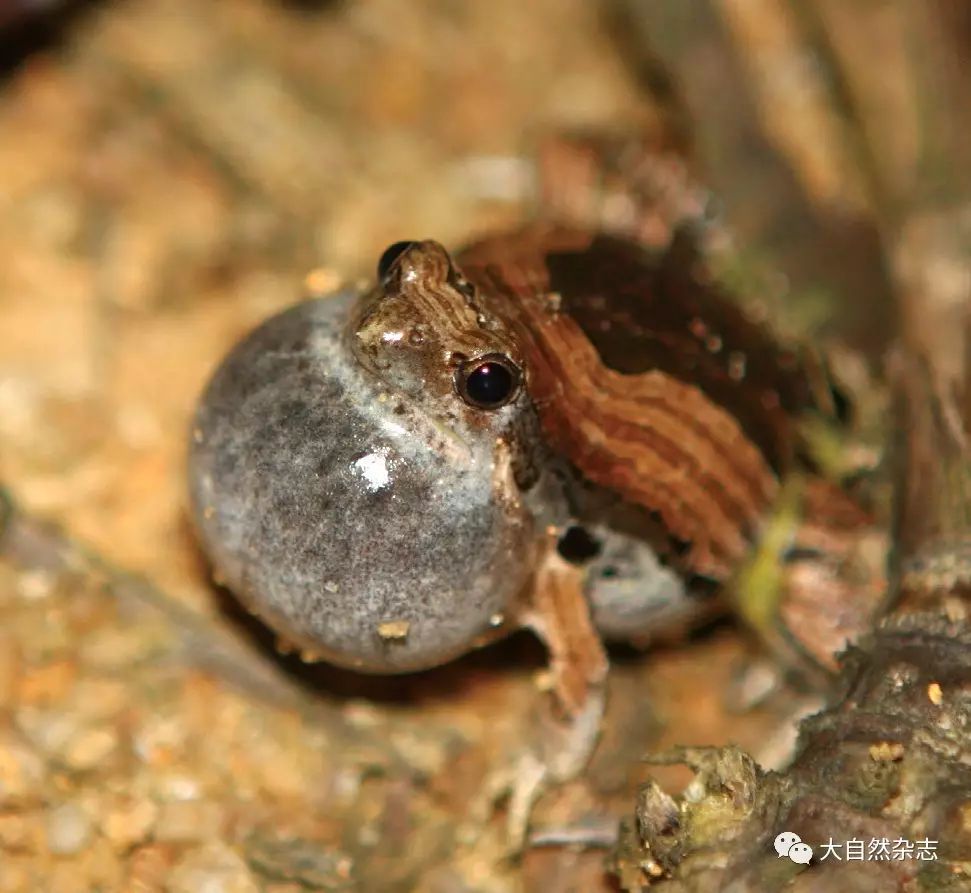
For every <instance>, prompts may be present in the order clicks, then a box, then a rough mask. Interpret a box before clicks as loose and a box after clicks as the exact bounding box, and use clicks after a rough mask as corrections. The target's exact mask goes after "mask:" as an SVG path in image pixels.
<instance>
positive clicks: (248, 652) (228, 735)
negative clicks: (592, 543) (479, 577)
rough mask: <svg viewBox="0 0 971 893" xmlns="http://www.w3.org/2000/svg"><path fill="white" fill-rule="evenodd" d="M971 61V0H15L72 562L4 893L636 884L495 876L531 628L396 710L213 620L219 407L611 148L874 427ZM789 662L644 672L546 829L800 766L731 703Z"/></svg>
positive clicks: (36, 371)
mask: <svg viewBox="0 0 971 893" xmlns="http://www.w3.org/2000/svg"><path fill="white" fill-rule="evenodd" d="M969 56H971V5H969V4H967V3H965V2H962V0H858V2H855V3H853V4H848V3H845V2H841V0H814V2H806V3H789V2H786V0H697V2H692V3H685V2H683V0H600V2H591V0H533V2H530V3H522V2H516V0H490V2H484V0H470V2H465V3H463V2H456V0H413V2H409V3H400V2H395V0H333V2H312V0H304V2H298V0H291V2H283V0H280V2H273V0H220V2H210V3H198V2H192V0H115V2H107V0H106V2H87V3H82V2H75V3H58V2H56V0H47V2H41V0H34V2H30V0H0V484H2V485H3V486H4V487H5V488H6V490H7V492H9V494H10V496H11V498H12V500H13V502H14V503H15V504H16V506H17V507H18V508H17V511H18V512H20V513H22V515H21V516H22V517H24V518H27V519H31V523H33V519H45V520H47V521H52V522H55V523H56V524H57V525H58V527H59V529H60V530H61V531H63V533H62V534H53V533H48V532H36V533H35V534H34V538H33V539H30V540H29V542H27V545H26V546H25V545H24V542H26V540H25V541H24V542H20V541H18V542H19V545H18V547H17V549H12V548H11V547H10V545H9V542H8V544H7V549H6V552H5V554H4V555H3V560H2V561H0V891H21V890H24V891H34V890H41V889H43V890H45V891H52V893H53V891H58V893H60V891H64V893H69V891H70V893H73V891H87V890H122V889H124V890H133V891H134V890H138V891H155V890H170V891H178V893H183V891H195V890H206V891H220V893H221V891H226V893H229V891H232V893H238V891H255V890H266V891H272V893H297V891H306V890H327V891H331V890H340V891H363V893H371V891H375V893H377V891H389V893H394V891H407V890H421V891H424V890H427V891H432V893H500V891H502V893H504V891H532V890H542V891H553V893H556V891H568V890H575V891H583V893H597V891H609V890H617V889H619V887H618V885H617V884H618V882H617V880H616V879H614V878H612V877H611V875H610V873H609V871H607V870H606V868H605V860H606V861H607V862H609V858H608V857H606V856H605V852H604V851H603V850H593V851H585V852H580V851H574V850H570V849H563V848H557V849H536V850H533V851H531V852H529V853H527V855H526V856H525V857H524V858H523V859H522V860H519V861H512V860H509V859H506V858H505V853H504V842H503V825H502V818H503V816H502V802H501V798H499V797H497V796H494V795H495V794H497V792H499V791H501V789H502V786H503V784H502V782H503V773H504V770H505V769H507V768H508V767H509V765H510V762H511V760H512V758H513V756H514V755H515V753H516V750H517V744H518V743H521V741H522V737H523V729H525V728H528V726H529V724H530V721H531V718H532V714H533V711H535V707H536V700H537V698H538V697H540V696H541V693H540V691H539V688H538V684H537V683H538V680H537V677H538V676H539V675H540V674H541V671H542V668H543V655H542V652H541V650H540V649H539V648H538V646H537V645H536V643H535V642H533V641H532V640H531V639H530V638H529V637H528V636H520V637H516V638H515V639H513V640H512V641H511V642H509V643H505V644H503V645H502V646H499V647H498V648H490V649H487V650H486V651H484V652H482V653H481V654H477V655H473V656H471V657H469V658H467V659H465V660H463V661H461V662H459V663H458V664H456V665H454V666H451V667H448V668H445V669H444V670H442V671H439V672H433V673H428V674H422V675H420V676H416V677H411V678H404V679H394V680H364V679H359V678H355V677H353V675H351V674H344V673H339V672H337V671H333V670H329V669H328V668H326V667H322V668H304V667H302V666H301V665H300V664H299V663H298V662H296V661H294V660H290V659H288V658H286V657H279V656H277V655H276V654H275V652H274V649H273V647H272V641H270V639H269V637H268V636H267V634H266V633H265V631H263V630H261V629H260V628H259V627H257V626H255V625H254V624H252V623H251V622H249V621H247V620H246V618H242V617H240V616H239V612H238V611H236V610H234V608H233V606H232V604H230V603H227V602H226V600H225V599H223V598H222V597H220V596H219V595H218V594H217V593H215V592H214V591H213V589H212V587H211V586H210V584H209V582H208V580H207V574H206V571H205V568H204V565H203V563H202V561H201V559H200V557H199V554H198V552H197V550H196V548H195V546H194V544H193V540H192V537H191V534H190V532H189V529H188V524H187V519H186V511H185V502H186V500H185V487H184V468H183V457H184V440H185V432H186V426H187V419H188V417H189V413H190V412H191V410H192V407H193V404H194V401H195V399H196V396H197V395H198V393H199V390H200V389H201V387H202V385H203V382H204V381H205V379H206V376H207V375H208V373H209V372H210V371H211V370H212V369H213V367H214V365H215V363H216V362H217V361H218V360H219V358H220V357H221V356H222V354H223V353H224V352H225V351H226V349H227V348H228V347H229V346H230V345H231V344H232V343H233V342H234V341H235V340H236V339H237V338H238V337H239V336H240V335H241V334H242V333H243V332H244V331H246V330H247V329H249V328H250V327H252V326H253V325H255V324H256V323H257V322H258V321H260V320H261V319H263V318H264V317H266V316H267V315H269V314H270V313H272V312H274V311H276V310H278V309H280V308H282V307H284V306H286V305H288V304H290V303H292V302H293V301H295V300H297V299H299V298H300V297H301V295H303V294H306V293H307V292H308V291H311V292H320V291H326V290H329V289H330V288H332V287H335V286H336V285H338V284H340V283H342V282H348V281H349V282H354V281H357V280H358V279H360V278H362V277H364V278H366V277H368V276H369V275H370V274H371V271H372V269H373V265H374V263H375V260H376V258H377V257H378V256H379V254H380V252H381V250H382V249H383V247H384V246H386V245H387V244H388V243H390V242H393V241H395V240H398V239H401V238H413V237H419V238H421V237H434V238H436V239H439V240H441V241H442V242H444V243H446V244H448V245H459V244H461V243H462V242H464V241H466V240H468V239H470V238H472V237H474V236H476V235H478V234H481V233H483V232H485V231H486V230H492V229H496V228H501V227H503V226H511V225H514V224H516V223H517V222H520V221H522V220H523V219H525V218H526V217H527V216H528V214H529V213H530V210H531V208H532V206H533V203H534V199H535V196H534V193H533V187H534V179H533V178H534V164H533V160H534V157H535V149H536V146H537V145H538V143H539V142H540V140H542V139H543V138H544V137H546V136H547V135H549V134H550V133H551V132H555V131H556V130H558V129H562V128H577V127H581V128H592V129H606V130H610V131H621V132H647V133H650V134H652V135H655V136H656V137H657V139H658V140H659V141H661V142H663V143H665V144H667V145H669V146H672V147H676V148H677V149H679V150H681V151H683V152H684V153H685V154H686V155H687V156H688V157H689V159H690V160H691V163H692V165H693V166H694V169H695V170H696V172H697V174H698V176H699V177H700V178H701V179H702V180H703V181H704V182H706V183H707V184H708V185H709V186H710V187H711V188H712V190H713V193H714V195H715V197H716V201H717V207H718V209H719V211H720V213H721V214H722V216H723V217H724V220H725V222H726V231H727V234H728V236H729V240H728V242H727V243H726V244H725V245H723V246H722V247H721V249H720V252H719V256H718V273H719V275H720V276H721V277H722V278H724V279H725V281H727V282H729V283H731V284H732V285H733V287H734V288H735V289H736V290H737V291H738V292H739V294H740V295H741V296H742V298H743V299H744V300H746V301H748V302H750V303H752V304H755V305H758V306H759V307H760V308H761V310H762V311H763V312H764V315H765V316H766V318H767V319H769V320H770V321H771V322H772V323H773V325H775V326H776V327H777V328H778V329H779V330H780V331H782V332H784V333H786V334H802V335H803V336H805V335H806V334H807V333H808V334H809V335H810V336H811V337H812V338H813V339H814V340H816V342H817V343H819V344H821V345H823V346H825V347H826V348H827V349H828V350H829V351H830V352H831V353H832V354H833V356H834V357H836V363H837V365H838V368H839V370H840V371H841V372H842V373H843V377H844V379H845V380H846V381H847V382H848V383H849V386H850V387H851V389H855V392H856V396H857V399H858V402H859V404H860V406H861V407H862V413H861V417H862V418H863V419H864V421H866V420H867V418H869V419H870V420H871V421H872V420H873V419H874V418H876V417H880V416H881V414H882V413H883V410H884V409H885V406H886V402H885V397H884V395H883V391H882V388H881V386H880V384H879V370H880V366H881V360H882V357H883V356H884V354H885V351H886V348H887V346H888V344H889V343H890V342H891V341H892V339H893V337H894V335H895V333H896V332H897V330H898V328H899V324H898V322H897V316H896V312H897V311H896V304H895V295H897V294H899V292H900V289H902V288H908V287H911V286H912V285H913V282H914V276H915V275H916V274H914V272H913V271H914V269H915V268H916V267H919V268H920V269H922V270H925V271H926V270H927V269H933V270H934V271H935V272H934V273H933V275H934V276H936V277H937V279H936V280H935V282H936V283H937V284H938V285H939V286H940V287H941V288H947V287H953V281H954V276H955V275H958V276H959V277H960V274H961V272H962V267H961V258H964V259H966V258H967V254H966V253H964V254H962V252H965V251H966V243H964V242H958V243H954V241H953V236H954V233H956V232H961V231H962V230H961V226H966V224H967V220H968V213H969V212H968V208H969V205H968V196H969V179H971V147H969V143H971V135H969V134H971V127H969V123H971V122H969V121H968V117H969V112H971V76H969V75H971V71H969ZM950 221H959V222H960V221H963V223H961V224H960V225H958V223H955V224H954V225H951V223H950ZM915 258H916V259H917V260H915ZM917 261H921V262H920V263H917ZM915 265H916V267H915ZM964 269H965V270H966V267H964ZM955 271H956V272H955ZM921 275H923V274H921ZM948 283H952V285H951V286H949V285H948ZM956 293H958V294H960V293H961V292H960V288H958V289H957V292H956ZM964 294H965V296H966V292H965V293H964ZM875 375H876V377H877V380H876V381H875V380H874V376H875ZM38 531H41V528H38ZM9 539H10V538H9V537H8V540H9ZM11 541H12V540H11ZM757 654H758V652H757V649H756V648H755V647H754V646H752V645H751V644H750V643H749V641H748V640H747V638H746V637H745V636H744V635H743V634H741V633H740V632H739V631H738V630H736V629H734V628H733V627H732V626H731V625H721V626H718V627H716V628H714V629H712V630H708V631H707V632H706V633H705V634H703V635H701V636H699V637H697V638H696V639H695V640H693V641H691V642H690V643H687V644H684V645H671V646H666V647H662V648H659V649H656V650H655V651H652V652H651V653H650V654H649V655H646V656H644V655H639V654H633V653H626V652H625V653H618V654H617V655H616V656H615V662H616V664H617V672H616V673H615V678H614V681H613V688H612V700H611V708H610V715H609V716H608V723H607V729H606V734H605V741H604V744H603V746H602V748H601V750H600V752H599V753H598V756H597V758H596V759H595V761H594V764H593V766H592V767H591V770H590V772H589V773H588V775H587V777H585V778H584V779H582V780H580V781H578V782H577V783H575V784H572V785H568V786H565V787H564V788H563V789H561V790H558V791H556V792H554V793H552V794H551V795H550V796H548V797H547V798H546V799H545V800H544V802H543V803H542V805H541V807H540V809H539V810H538V812H537V815H536V823H537V825H538V826H541V827H542V826H553V827H558V826H562V825H564V824H566V825H570V826H575V825H577V824H578V823H579V824H580V825H582V826H585V827H588V828H591V829H593V830H594V831H597V830H598V829H603V828H608V829H609V828H612V827H614V826H615V825H616V821H617V820H618V819H619V818H621V817H623V816H628V815H630V814H631V812H632V809H633V803H634V794H635V791H636V788H637V785H638V783H640V782H642V781H643V780H644V779H645V778H646V777H647V774H648V769H647V768H646V767H645V766H644V765H643V764H641V763H640V762H639V761H638V758H639V757H640V755H641V754H642V753H644V752H645V751H647V750H649V749H652V748H658V747H663V746H666V745H670V744H672V743H674V742H678V743H692V744H702V743H723V742H726V741H729V740H731V741H736V742H738V743H739V744H741V745H742V746H744V747H747V748H749V749H751V750H752V751H753V752H754V753H755V754H756V756H758V757H759V758H760V759H763V760H764V761H765V762H766V763H768V764H772V763H773V762H781V761H783V760H784V758H785V755H786V754H787V753H788V749H789V748H790V747H791V740H792V732H791V729H792V707H791V705H792V703H793V701H794V700H798V699H797V698H795V697H794V695H793V693H792V691H790V690H788V689H787V688H786V687H785V685H784V684H783V683H777V684H776V688H775V689H774V690H773V691H772V692H771V693H770V694H769V695H767V696H765V697H762V698H760V699H759V700H758V704H757V705H756V706H749V705H748V704H747V702H746V703H744V704H742V706H740V702H742V701H745V698H741V699H740V698H739V697H733V695H732V692H733V691H735V692H736V694H737V689H738V687H739V684H738V679H739V675H740V669H739V668H740V667H742V666H745V665H750V664H751V662H752V661H753V660H756V659H757ZM808 703H810V704H811V703H813V702H808ZM800 704H802V705H803V706H805V705H806V704H807V702H805V701H800ZM743 708H744V709H743ZM652 772H653V774H654V775H655V776H656V777H658V778H660V779H661V780H662V782H664V783H665V784H666V785H667V786H669V787H670V789H671V790H677V789H678V788H679V786H681V785H683V784H684V783H685V782H686V781H687V780H688V778H689V776H688V775H687V774H686V772H684V771H683V770H680V769H678V768H675V767H670V768H665V769H663V770H661V771H658V770H652ZM493 801H497V802H495V803H494V802H493ZM584 823H586V824H585V825H584Z"/></svg>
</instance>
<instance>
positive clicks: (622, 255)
mask: <svg viewBox="0 0 971 893" xmlns="http://www.w3.org/2000/svg"><path fill="white" fill-rule="evenodd" d="M459 265H460V266H461V268H462V271H463V272H464V274H465V275H466V276H467V277H468V279H469V280H470V281H471V282H473V283H474V284H475V285H476V286H477V288H478V290H479V292H480V297H479V300H481V301H482V302H484V303H487V304H488V305H489V307H490V309H491V310H493V311H494V312H496V313H498V314H500V315H501V316H502V317H503V318H505V319H508V320H509V321H510V322H511V323H512V325H513V326H514V328H515V329H516V331H517V333H518V335H519V338H520V339H521V342H522V347H523V351H524V356H525V357H526V360H527V365H528V368H527V386H528V388H529V392H530V395H531V396H532V398H533V400H534V402H535V404H536V406H537V410H538V412H539V415H540V419H541V422H542V426H543V430H544V433H545V436H546V438H547V440H548V442H549V444H550V445H551V447H552V448H553V449H554V450H556V451H558V452H559V453H561V454H562V455H564V456H565V457H566V458H567V459H569V461H570V462H571V463H572V464H573V465H574V466H575V467H576V468H577V469H578V470H579V471H580V472H581V473H582V474H583V475H584V476H585V477H586V478H587V479H588V480H590V481H592V482H593V483H596V484H598V485H601V486H604V487H607V488H609V489H612V490H614V491H616V492H618V493H619V494H621V495H622V496H623V497H624V498H625V499H627V500H629V501H631V502H634V503H636V504H639V505H641V506H643V507H645V508H646V509H648V510H650V511H652V512H655V513H656V514H658V515H659V516H660V517H661V519H662V521H663V522H664V525H665V527H666V529H667V530H668V532H669V533H670V535H671V536H672V538H673V539H675V540H677V541H680V542H682V543H684V544H686V546H687V549H686V552H685V555H684V561H685V565H686V569H688V570H690V571H692V572H694V573H698V574H703V575H706V576H709V577H713V578H715V579H721V578H724V577H725V576H727V575H728V574H729V573H730V572H731V569H732V568H733V566H734V565H735V564H736V562H737V561H738V560H739V558H740V557H741V556H742V555H743V554H744V552H745V550H746V549H747V547H748V545H749V543H750V542H751V539H752V536H753V534H754V532H755V529H756V525H757V524H758V521H759V519H760V517H762V516H763V515H764V512H765V510H766V508H767V507H768V506H769V504H770V503H771V501H772V499H773V497H774V495H775V493H776V490H777V485H778V475H779V474H781V473H782V472H784V471H785V470H786V469H787V468H789V467H790V466H791V465H792V463H793V461H794V460H795V457H796V452H797V447H798V444H797V439H796V432H795V426H794V416H795V415H797V414H798V413H800V412H802V411H804V410H806V409H808V408H809V407H811V406H812V405H813V397H812V388H811V387H810V383H809V380H808V378H807V377H806V375H805V374H804V373H803V371H802V369H801V367H800V362H799V358H798V357H797V355H796V354H795V353H793V352H791V351H788V350H785V349H782V348H780V347H779V346H778V345H777V344H776V343H775V342H774V341H773V339H772V338H771V337H770V336H769V334H768V333H767V332H766V331H764V330H763V329H762V328H761V327H760V326H758V325H756V324H755V323H753V322H752V321H750V320H749V319H747V318H746V317H745V315H744V314H743V313H742V312H741V310H740V309H739V307H738V306H737V305H735V304H734V303H733V302H732V301H731V300H729V299H728V298H726V297H725V296H724V295H723V294H721V293H720V292H719V290H718V289H717V287H715V286H714V285H712V284H711V283H710V282H709V281H706V278H705V277H704V274H703V272H702V271H701V270H700V268H699V266H698V264H697V263H696V261H695V258H694V257H693V256H692V249H691V246H690V245H689V244H688V243H687V242H682V241H681V240H679V239H677V238H676V239H675V240H674V242H673V243H672V245H671V247H670V248H669V249H668V250H666V251H664V252H651V251H649V250H647V249H646V248H645V247H643V246H642V245H639V244H637V243H635V242H633V241H628V240H625V239H623V238H618V237H614V236H609V235H592V234H590V233H587V232H583V231H580V230H572V229H567V228H563V227H556V226H549V225H537V226H533V227H530V228H527V229H525V230H523V231H521V232H519V233H516V234H513V235H510V236H502V237H497V238H493V239H486V240H483V241H481V242H479V243H476V244H475V245H473V246H471V247H470V248H468V249H467V250H466V251H465V252H463V253H462V255H460V257H459Z"/></svg>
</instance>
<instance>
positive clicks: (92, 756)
mask: <svg viewBox="0 0 971 893" xmlns="http://www.w3.org/2000/svg"><path fill="white" fill-rule="evenodd" d="M117 746H118V735H117V734H116V733H115V732H114V731H113V730H111V729H85V730H84V731H83V732H81V733H80V734H79V735H77V736H76V737H75V738H73V739H72V740H71V742H70V744H69V745H68V746H67V748H66V749H65V752H64V759H65V762H67V764H68V766H70V768H72V769H74V770H76V771H84V770H86V769H94V768H96V767H98V766H99V765H100V764H101V763H103V762H104V761H105V760H106V759H107V758H108V757H109V756H110V755H111V754H112V753H113V752H114V750H115V748H116V747H117Z"/></svg>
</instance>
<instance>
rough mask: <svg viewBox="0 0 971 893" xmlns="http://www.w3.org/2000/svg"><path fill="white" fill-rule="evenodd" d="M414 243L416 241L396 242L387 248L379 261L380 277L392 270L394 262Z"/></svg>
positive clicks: (382, 277)
mask: <svg viewBox="0 0 971 893" xmlns="http://www.w3.org/2000/svg"><path fill="white" fill-rule="evenodd" d="M414 244H415V243H414V242H395V243H394V244H393V245H389V246H388V247H387V248H385V249H384V254H382V255H381V258H380V260H379V261H378V279H384V278H385V277H386V276H387V275H388V273H390V272H391V268H392V267H393V266H394V262H395V261H396V260H397V259H398V258H399V257H401V255H402V254H404V253H405V252H406V251H407V250H408V249H409V248H411V246H412V245H414Z"/></svg>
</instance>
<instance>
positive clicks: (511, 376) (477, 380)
mask: <svg viewBox="0 0 971 893" xmlns="http://www.w3.org/2000/svg"><path fill="white" fill-rule="evenodd" d="M463 375H464V381H463V382H462V385H461V387H460V391H461V394H462V396H463V397H464V398H465V400H466V402H468V403H471V404H472V405H473V406H478V407H480V408H481V409H496V408H498V407H500V406H502V405H503V404H504V403H506V402H507V401H508V400H509V398H510V397H511V396H512V394H513V392H514V391H515V389H516V384H517V380H518V370H516V368H515V366H513V365H512V363H511V362H509V361H508V360H506V359H505V358H502V359H499V358H495V359H484V360H479V361H478V362H476V364H475V365H473V366H471V367H470V368H467V369H466V370H464V371H463Z"/></svg>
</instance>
